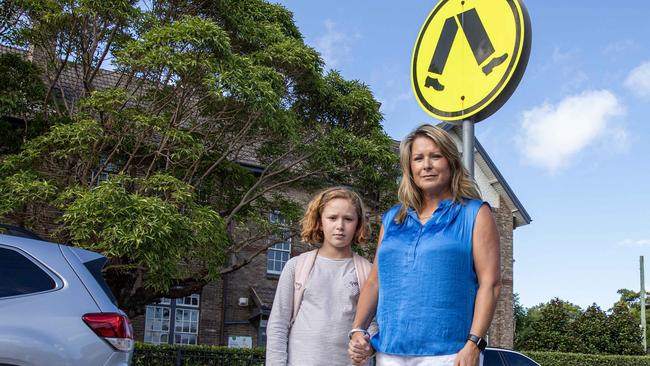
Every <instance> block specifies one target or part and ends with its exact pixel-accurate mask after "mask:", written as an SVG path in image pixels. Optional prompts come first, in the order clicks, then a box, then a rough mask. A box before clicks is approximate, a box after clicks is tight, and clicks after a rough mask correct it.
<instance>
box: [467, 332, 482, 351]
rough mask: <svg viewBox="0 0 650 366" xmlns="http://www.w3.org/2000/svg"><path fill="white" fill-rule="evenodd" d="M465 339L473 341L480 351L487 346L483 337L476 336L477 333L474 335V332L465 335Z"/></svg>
mask: <svg viewBox="0 0 650 366" xmlns="http://www.w3.org/2000/svg"><path fill="white" fill-rule="evenodd" d="M467 340H468V341H470V342H472V343H474V344H476V347H478V349H479V350H480V351H483V350H484V349H485V347H487V341H486V340H485V339H483V338H481V337H479V336H477V335H474V334H471V333H470V334H469V335H468V336H467Z"/></svg>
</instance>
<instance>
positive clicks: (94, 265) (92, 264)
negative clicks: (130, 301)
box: [84, 257, 117, 306]
mask: <svg viewBox="0 0 650 366" xmlns="http://www.w3.org/2000/svg"><path fill="white" fill-rule="evenodd" d="M105 263H106V258H104V257H101V258H97V259H95V260H92V261H88V262H85V263H84V266H86V268H87V269H88V272H90V274H92V276H93V278H94V279H95V281H97V283H98V284H99V287H101V288H102V290H103V291H104V293H105V294H106V296H108V298H109V299H110V300H111V302H112V303H113V304H115V306H117V300H116V299H115V296H113V293H112V292H111V289H110V288H109V287H108V284H107V283H106V281H105V280H104V275H102V268H104V264H105Z"/></svg>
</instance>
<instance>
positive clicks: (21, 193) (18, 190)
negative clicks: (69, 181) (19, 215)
mask: <svg viewBox="0 0 650 366" xmlns="http://www.w3.org/2000/svg"><path fill="white" fill-rule="evenodd" d="M56 193H57V192H56V187H55V186H53V185H52V184H50V183H49V182H48V181H47V180H44V179H41V178H39V177H38V176H37V175H36V174H34V173H33V172H28V171H21V172H18V173H16V174H13V175H10V176H8V177H5V178H4V179H1V180H0V216H3V215H6V214H8V213H11V212H13V211H16V210H18V209H21V208H24V207H25V206H26V205H27V204H30V203H38V202H48V201H49V200H51V199H52V198H53V197H55V195H56Z"/></svg>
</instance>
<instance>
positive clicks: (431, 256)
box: [371, 200, 483, 356]
mask: <svg viewBox="0 0 650 366" xmlns="http://www.w3.org/2000/svg"><path fill="white" fill-rule="evenodd" d="M482 203H483V202H482V201H479V200H466V201H465V202H464V203H458V202H453V201H451V200H444V201H441V202H440V203H439V205H438V208H437V209H436V211H435V212H434V213H433V216H432V217H431V218H430V219H429V221H427V222H426V223H425V224H424V225H422V224H421V223H420V221H419V220H418V217H417V213H416V212H415V210H413V209H412V208H409V209H408V210H407V215H406V219H405V220H404V221H403V222H402V223H401V224H397V223H396V222H395V216H396V215H397V213H398V212H399V209H400V207H401V205H396V206H394V207H393V208H391V209H390V210H389V211H388V212H386V213H385V214H384V216H383V219H382V223H383V226H384V237H383V240H382V242H381V247H380V249H379V253H378V258H377V261H378V263H377V264H378V268H379V299H378V304H377V316H376V317H377V322H378V324H379V333H377V334H376V335H375V336H374V337H373V338H372V340H371V342H372V345H373V347H374V348H375V349H376V350H377V351H379V352H383V353H388V354H396V355H414V356H435V355H448V354H453V353H456V352H458V351H460V349H461V348H463V346H464V345H465V343H466V340H467V336H468V334H469V331H470V327H471V325H472V318H473V314H474V300H475V298H476V291H477V289H478V281H477V278H476V272H475V271H474V261H473V257H472V232H473V230H474V221H475V219H476V215H477V214H478V210H479V208H480V207H481V204H482Z"/></svg>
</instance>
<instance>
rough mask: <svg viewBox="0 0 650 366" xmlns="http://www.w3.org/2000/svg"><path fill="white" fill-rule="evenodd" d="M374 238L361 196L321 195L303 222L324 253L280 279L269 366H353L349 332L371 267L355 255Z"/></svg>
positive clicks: (305, 257)
mask: <svg viewBox="0 0 650 366" xmlns="http://www.w3.org/2000/svg"><path fill="white" fill-rule="evenodd" d="M369 233H370V226H369V224H368V219H367V218H366V213H365V208H364V206H363V203H362V201H361V198H359V196H358V195H357V194H356V193H354V192H352V191H351V190H349V189H347V188H342V187H334V188H330V189H327V190H325V191H322V192H320V193H318V194H317V195H316V196H315V197H314V199H312V201H311V202H310V203H309V206H308V207H307V211H306V212H305V216H304V218H303V219H302V235H301V238H302V240H303V241H304V242H307V243H313V244H320V248H319V249H316V250H313V251H310V252H307V253H303V254H302V255H300V256H298V257H294V258H291V259H290V260H289V261H288V262H287V263H286V265H285V266H284V270H283V271H282V274H281V275H280V281H279V283H278V287H277V290H276V292H275V300H274V301H273V308H272V310H271V315H270V317H269V321H268V324H267V328H266V332H267V340H266V365H267V366H318V365H323V366H332V365H350V363H351V362H350V358H349V356H348V355H347V352H346V350H347V345H348V337H347V336H346V335H347V334H348V331H349V330H350V328H351V325H352V320H353V318H354V314H355V312H356V304H357V300H358V298H359V293H360V288H361V286H362V285H363V282H364V281H365V279H366V277H367V276H368V273H369V272H370V269H371V265H370V263H369V262H368V261H367V260H366V259H364V258H362V257H360V256H358V255H357V254H355V253H353V252H352V249H351V245H352V244H362V243H365V242H366V240H367V238H368V236H369Z"/></svg>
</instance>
